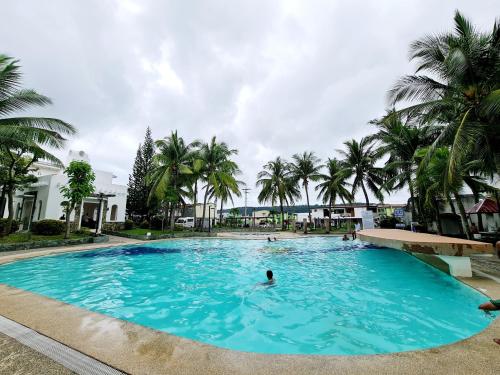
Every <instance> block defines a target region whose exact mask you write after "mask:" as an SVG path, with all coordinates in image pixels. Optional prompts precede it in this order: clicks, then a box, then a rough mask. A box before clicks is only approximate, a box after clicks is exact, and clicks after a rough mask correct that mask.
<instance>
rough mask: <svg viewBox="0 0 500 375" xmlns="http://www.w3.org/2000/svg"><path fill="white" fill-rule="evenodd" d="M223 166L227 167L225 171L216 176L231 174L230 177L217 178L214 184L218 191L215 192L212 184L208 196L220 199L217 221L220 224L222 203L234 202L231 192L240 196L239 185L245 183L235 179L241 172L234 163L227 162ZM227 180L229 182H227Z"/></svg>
mask: <svg viewBox="0 0 500 375" xmlns="http://www.w3.org/2000/svg"><path fill="white" fill-rule="evenodd" d="M225 167H226V168H229V169H228V170H226V171H224V172H225V173H224V174H217V178H220V177H221V176H232V179H222V180H218V181H217V184H216V185H217V186H218V187H219V189H218V191H219V192H218V193H216V192H215V189H214V186H213V185H212V188H211V190H210V196H209V198H213V197H216V198H219V199H220V211H219V222H220V223H221V224H222V210H223V208H224V203H227V202H228V201H231V203H232V204H234V201H233V194H234V195H236V196H237V197H241V191H240V188H239V186H240V185H245V183H244V182H243V181H239V180H236V176H237V175H239V174H240V173H241V171H240V169H239V168H238V166H237V165H236V164H227V165H225ZM233 180H234V181H236V184H233ZM228 181H229V183H227V182H228Z"/></svg>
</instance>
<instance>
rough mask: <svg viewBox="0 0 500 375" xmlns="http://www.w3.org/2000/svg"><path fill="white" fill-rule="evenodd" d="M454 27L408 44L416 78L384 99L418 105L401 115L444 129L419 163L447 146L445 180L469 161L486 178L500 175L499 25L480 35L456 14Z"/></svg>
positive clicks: (409, 77)
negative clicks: (478, 165)
mask: <svg viewBox="0 0 500 375" xmlns="http://www.w3.org/2000/svg"><path fill="white" fill-rule="evenodd" d="M454 23H455V29H454V31H452V32H446V33H441V34H433V35H427V36H425V37H423V38H421V39H419V40H417V41H415V42H413V43H412V44H411V46H410V59H411V60H413V61H415V62H416V63H417V69H416V73H415V74H414V75H407V76H404V77H402V78H401V79H400V80H399V81H397V82H396V84H395V85H394V87H393V88H392V90H391V91H390V93H389V98H390V100H391V102H392V103H398V102H408V101H409V102H417V104H415V105H412V106H410V107H407V108H404V109H402V110H401V111H402V112H405V113H416V114H418V115H419V116H420V117H421V119H422V121H424V122H426V123H430V122H438V123H442V124H443V125H444V126H445V128H444V130H443V132H441V134H440V135H439V136H438V137H437V139H436V141H435V142H434V143H433V145H432V147H431V148H429V149H428V150H429V154H428V155H427V156H426V158H425V160H424V162H428V161H429V160H430V157H431V156H432V154H433V153H434V151H435V150H436V149H437V148H438V147H441V146H443V145H450V146H451V148H450V158H449V159H448V169H449V171H448V174H447V175H448V177H449V178H450V179H453V178H454V175H455V174H457V173H460V171H459V168H460V166H461V165H463V164H464V163H465V162H467V161H470V160H481V163H482V164H483V171H484V172H486V173H488V174H489V175H490V176H491V174H492V173H493V172H494V171H496V172H497V173H498V171H499V170H500V130H499V127H498V123H499V121H500V24H499V23H498V22H495V24H494V25H493V28H492V29H491V31H489V32H487V33H483V32H479V31H478V30H477V29H476V28H475V27H474V26H473V25H472V23H471V22H470V21H469V20H468V19H466V18H465V17H464V16H463V15H462V14H461V13H460V12H458V11H457V12H456V13H455V17H454ZM425 74H427V75H425Z"/></svg>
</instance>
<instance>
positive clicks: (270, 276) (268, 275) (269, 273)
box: [266, 270, 273, 280]
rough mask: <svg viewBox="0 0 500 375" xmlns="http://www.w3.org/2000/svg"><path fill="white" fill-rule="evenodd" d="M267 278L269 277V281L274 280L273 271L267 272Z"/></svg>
mask: <svg viewBox="0 0 500 375" xmlns="http://www.w3.org/2000/svg"><path fill="white" fill-rule="evenodd" d="M266 276H267V279H268V280H272V279H273V271H271V270H267V272H266Z"/></svg>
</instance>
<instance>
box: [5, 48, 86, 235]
mask: <svg viewBox="0 0 500 375" xmlns="http://www.w3.org/2000/svg"><path fill="white" fill-rule="evenodd" d="M18 63H19V61H18V60H15V59H13V58H11V57H8V56H5V55H0V149H1V150H2V151H3V152H5V153H6V154H7V155H8V156H9V158H10V160H11V163H9V165H8V166H7V170H8V171H10V172H8V173H10V174H11V175H12V172H13V170H14V168H15V165H16V164H17V163H18V160H19V158H23V157H28V158H29V159H30V162H29V165H28V168H29V167H30V165H31V164H32V163H34V162H36V161H37V160H41V159H43V160H48V161H51V162H53V163H54V164H56V165H59V166H62V163H61V161H60V160H59V159H58V158H57V157H56V156H54V155H53V154H52V153H51V152H49V151H47V150H46V147H49V148H52V149H61V148H63V147H64V144H65V141H66V139H65V138H64V137H65V136H68V135H73V134H75V133H76V129H75V128H74V127H73V126H72V125H70V124H68V123H67V122H64V121H62V120H59V119H55V118H47V117H30V116H20V117H11V116H12V114H14V113H16V112H19V111H24V110H27V109H29V108H30V107H33V106H39V107H43V106H46V105H49V104H51V103H52V102H51V100H50V99H49V98H48V97H46V96H44V95H41V94H39V93H37V92H36V91H34V90H26V89H22V88H21V78H22V74H21V67H20V66H19V64H18ZM14 180H15V179H13V178H11V179H10V181H9V182H7V183H6V184H5V186H4V189H5V194H6V195H7V198H8V202H9V203H8V207H9V216H8V220H7V224H6V226H5V229H6V230H7V232H6V233H9V231H10V228H11V225H12V220H13V217H14V207H13V193H14V191H15V189H16V185H15V182H14Z"/></svg>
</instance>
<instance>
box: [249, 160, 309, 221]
mask: <svg viewBox="0 0 500 375" xmlns="http://www.w3.org/2000/svg"><path fill="white" fill-rule="evenodd" d="M263 168H264V170H262V171H260V172H259V173H258V174H257V183H256V186H260V187H261V191H260V193H259V196H258V198H257V199H258V201H259V203H263V202H267V201H269V202H271V204H272V205H273V206H274V205H275V204H276V203H279V206H280V214H281V229H283V230H284V229H285V220H284V219H285V218H284V211H283V206H284V204H285V203H286V204H291V203H293V202H294V200H295V199H297V198H300V191H299V189H298V187H297V183H296V180H295V178H294V176H293V174H292V171H291V168H290V164H289V163H287V162H286V161H284V160H282V159H281V158H280V157H279V156H278V157H277V158H276V159H275V160H272V161H270V162H268V163H267V164H265V165H264V167H263Z"/></svg>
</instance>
